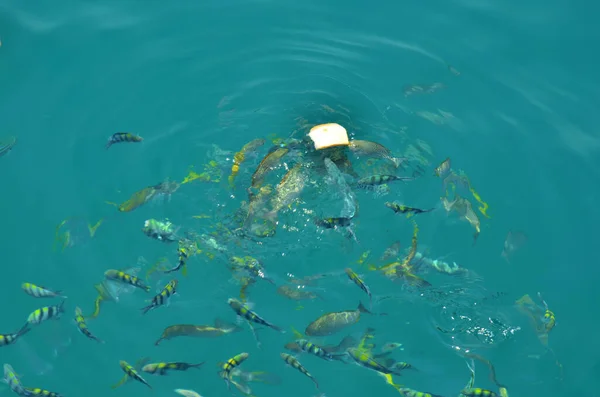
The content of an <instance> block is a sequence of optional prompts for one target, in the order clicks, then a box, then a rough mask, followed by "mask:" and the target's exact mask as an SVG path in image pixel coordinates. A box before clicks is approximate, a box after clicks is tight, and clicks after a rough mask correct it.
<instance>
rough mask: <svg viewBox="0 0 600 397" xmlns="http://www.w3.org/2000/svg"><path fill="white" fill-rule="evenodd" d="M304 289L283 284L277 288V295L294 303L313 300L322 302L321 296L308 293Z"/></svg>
mask: <svg viewBox="0 0 600 397" xmlns="http://www.w3.org/2000/svg"><path fill="white" fill-rule="evenodd" d="M305 287H306V286H304V285H297V284H293V285H291V284H284V285H281V286H279V287H278V288H277V293H278V294H279V295H283V296H285V297H286V298H288V299H291V300H295V301H300V300H313V299H317V298H319V299H322V300H324V298H323V297H322V296H321V295H319V294H317V293H315V292H312V291H308V290H306V289H305Z"/></svg>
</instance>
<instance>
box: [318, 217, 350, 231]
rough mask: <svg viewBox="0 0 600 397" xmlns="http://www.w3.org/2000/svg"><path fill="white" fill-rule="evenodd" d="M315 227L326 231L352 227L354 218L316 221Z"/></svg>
mask: <svg viewBox="0 0 600 397" xmlns="http://www.w3.org/2000/svg"><path fill="white" fill-rule="evenodd" d="M315 225H317V226H319V227H322V228H325V229H336V228H338V227H348V226H350V225H352V218H346V217H335V218H321V219H318V218H317V219H315Z"/></svg>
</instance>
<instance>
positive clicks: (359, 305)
mask: <svg viewBox="0 0 600 397" xmlns="http://www.w3.org/2000/svg"><path fill="white" fill-rule="evenodd" d="M357 309H358V311H359V312H361V313H368V314H373V313H371V312H370V311H369V310H368V309H367V308H366V307H365V306H364V305H363V303H362V302H361V301H359V302H358V308H357Z"/></svg>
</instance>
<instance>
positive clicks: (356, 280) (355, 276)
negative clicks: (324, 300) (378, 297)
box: [344, 267, 373, 309]
mask: <svg viewBox="0 0 600 397" xmlns="http://www.w3.org/2000/svg"><path fill="white" fill-rule="evenodd" d="M344 271H345V272H346V274H347V275H348V278H349V279H350V280H352V281H353V282H354V284H356V285H357V286H358V287H359V288H360V289H362V290H363V291H364V292H365V294H367V295H368V296H369V309H371V308H372V306H373V298H372V296H371V290H370V289H369V287H368V286H367V284H365V282H364V281H363V280H362V279H361V278H360V276H359V275H358V274H356V273H355V272H354V270H352V269H350V268H349V267H347V268H346V269H345V270H344Z"/></svg>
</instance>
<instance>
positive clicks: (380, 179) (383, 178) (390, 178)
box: [356, 175, 415, 189]
mask: <svg viewBox="0 0 600 397" xmlns="http://www.w3.org/2000/svg"><path fill="white" fill-rule="evenodd" d="M414 179H415V178H414V177H412V176H396V175H371V176H367V177H365V178H361V179H359V180H358V181H356V187H358V188H361V189H369V188H372V187H373V186H379V185H383V184H385V183H389V182H394V181H412V180H414Z"/></svg>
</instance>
